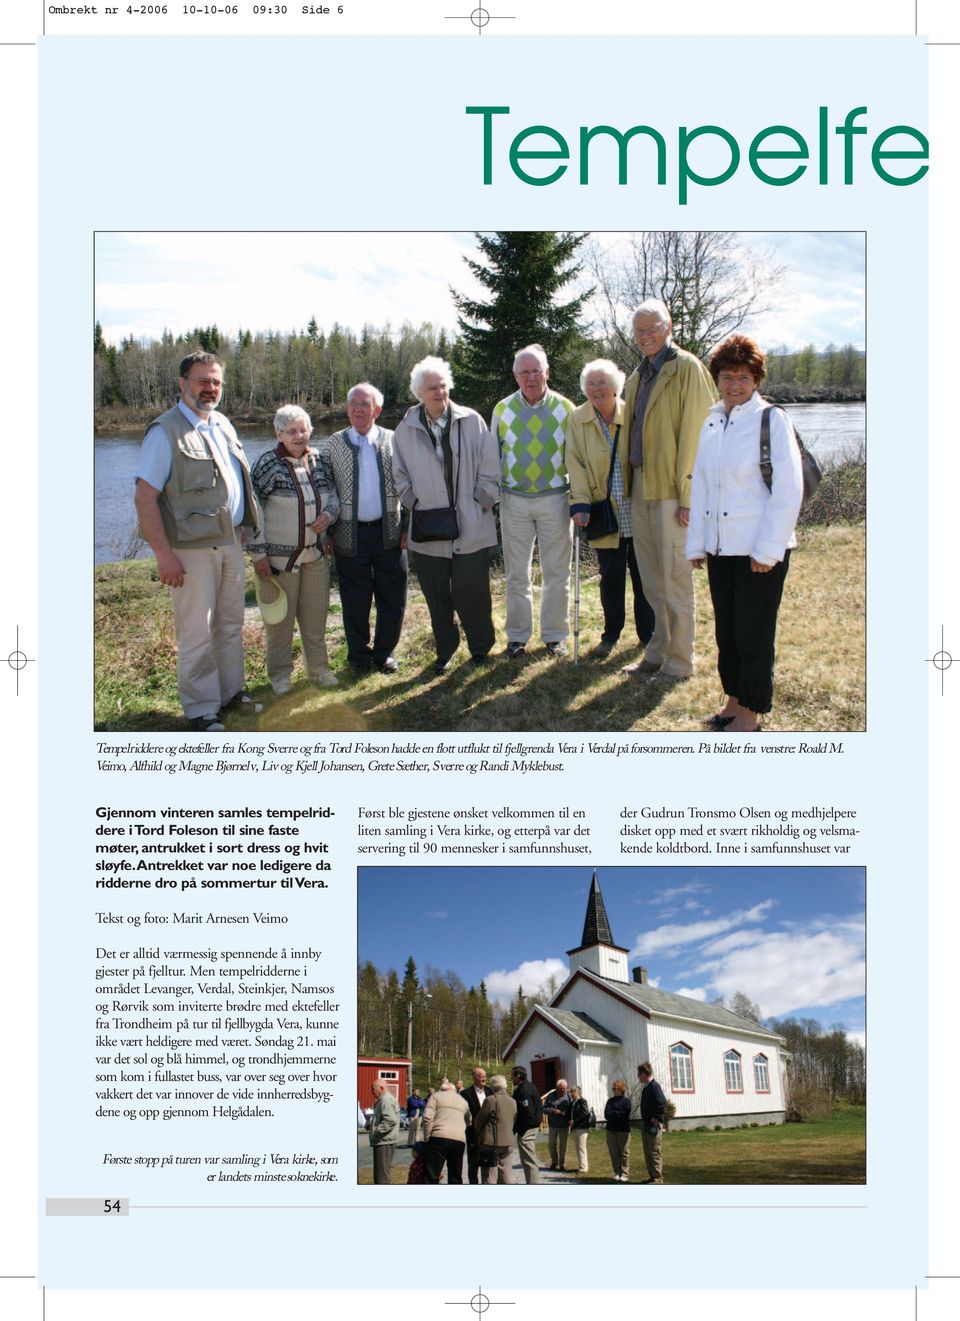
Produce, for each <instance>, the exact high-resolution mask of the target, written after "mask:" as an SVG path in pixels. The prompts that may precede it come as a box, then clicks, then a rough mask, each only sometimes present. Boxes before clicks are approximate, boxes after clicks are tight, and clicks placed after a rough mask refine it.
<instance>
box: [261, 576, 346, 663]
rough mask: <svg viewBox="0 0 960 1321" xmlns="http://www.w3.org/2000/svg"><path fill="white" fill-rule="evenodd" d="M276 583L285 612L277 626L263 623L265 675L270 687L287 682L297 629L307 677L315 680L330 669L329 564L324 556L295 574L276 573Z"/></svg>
mask: <svg viewBox="0 0 960 1321" xmlns="http://www.w3.org/2000/svg"><path fill="white" fill-rule="evenodd" d="M274 581H275V582H277V583H279V585H280V586H281V587H282V588H283V590H284V591H285V592H286V594H287V613H286V615H285V616H284V617H283V619H281V621H280V623H279V624H264V633H265V634H266V639H267V675H268V677H269V679H270V682H271V683H272V684H276V683H277V682H278V681H282V680H287V681H289V679H290V675H291V672H292V670H293V650H292V648H293V626H294V624H299V626H300V642H301V644H302V646H303V660H304V664H305V666H306V670H307V674H308V675H309V676H310V678H311V679H313V680H314V681H316V680H317V679H319V678H320V676H321V675H322V674H323V673H324V671H326V670H327V669H329V665H328V662H327V638H326V633H327V611H328V609H329V607H330V561H329V560H328V559H327V557H326V555H323V556H321V557H318V558H317V559H315V560H309V561H308V562H307V563H306V564H301V566H300V568H299V569H297V571H296V572H295V573H279V574H277V575H276V576H275V579H274Z"/></svg>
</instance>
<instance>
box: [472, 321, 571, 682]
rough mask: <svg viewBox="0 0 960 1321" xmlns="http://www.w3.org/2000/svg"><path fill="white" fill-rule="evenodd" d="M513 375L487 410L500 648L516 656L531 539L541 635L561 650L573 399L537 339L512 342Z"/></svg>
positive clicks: (526, 631) (529, 594)
mask: <svg viewBox="0 0 960 1321" xmlns="http://www.w3.org/2000/svg"><path fill="white" fill-rule="evenodd" d="M513 375H514V378H515V380H516V382H517V385H518V386H519V387H520V388H519V390H517V391H516V392H515V393H514V394H511V395H508V397H507V398H506V399H501V400H500V402H499V404H497V405H496V407H495V408H494V410H493V421H492V422H491V424H490V430H491V431H492V432H493V434H494V436H496V438H497V440H498V441H499V444H500V491H501V494H500V533H501V537H502V539H503V563H504V568H505V569H506V575H507V655H508V656H509V657H510V659H511V660H519V659H520V658H521V657H522V656H523V655H524V652H525V651H526V647H527V643H528V642H529V641H530V637H531V634H532V633H533V584H532V581H531V573H532V568H533V546H534V542H536V543H537V546H538V548H539V551H540V572H541V576H542V579H543V587H542V590H541V596H540V636H541V638H542V639H543V642H544V645H545V647H546V649H547V651H548V653H549V654H550V655H551V656H554V657H556V658H557V659H560V658H561V657H563V656H565V655H566V654H567V641H566V640H567V634H568V633H569V631H570V626H569V621H568V613H569V605H570V547H571V541H572V536H573V531H572V527H573V525H572V523H571V521H570V486H569V482H568V481H567V468H566V464H565V463H564V453H563V449H564V429H565V427H566V422H567V418H568V417H569V415H570V413H571V411H572V410H573V404H572V403H571V402H570V400H569V399H565V398H564V397H563V395H562V394H556V393H554V391H552V390H551V389H550V388H549V387H548V385H547V381H548V379H549V376H550V366H549V364H548V362H547V355H546V353H545V352H544V350H543V349H542V348H541V346H540V345H539V344H528V345H527V346H526V348H523V349H519V350H518V351H517V354H516V357H515V358H514V360H513Z"/></svg>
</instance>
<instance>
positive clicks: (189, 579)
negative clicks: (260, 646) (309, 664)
mask: <svg viewBox="0 0 960 1321" xmlns="http://www.w3.org/2000/svg"><path fill="white" fill-rule="evenodd" d="M176 554H177V557H178V559H179V560H180V562H181V564H182V565H183V567H184V570H185V576H184V579H183V586H182V587H173V588H171V589H170V591H171V598H172V600H173V626H174V629H175V630H176V634H177V688H178V689H179V692H180V705H181V706H182V707H183V713H184V715H185V716H186V717H187V718H188V719H192V718H193V717H195V716H215V715H216V714H217V712H218V711H219V710H220V707H221V706H223V705H224V704H225V703H226V702H229V701H230V699H231V698H232V697H236V695H237V693H240V692H242V691H243V594H244V565H243V550H242V548H241V546H240V544H239V542H238V543H236V544H235V545H232V546H217V547H215V548H212V547H208V548H206V549H202V550H201V549H197V550H178V551H177V552H176Z"/></svg>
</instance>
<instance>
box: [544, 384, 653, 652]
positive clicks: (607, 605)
mask: <svg viewBox="0 0 960 1321" xmlns="http://www.w3.org/2000/svg"><path fill="white" fill-rule="evenodd" d="M625 379H626V378H625V377H624V374H623V372H622V371H621V370H620V368H619V367H618V366H617V365H616V363H614V362H610V361H609V360H608V359H606V358H597V359H596V360H595V361H593V362H588V363H587V365H586V366H585V367H584V369H583V371H582V372H581V373H580V389H581V391H582V392H583V393H584V394H585V395H586V396H587V402H586V403H585V404H581V405H580V407H579V408H575V409H574V411H573V412H572V413H571V414H570V416H569V418H568V419H567V433H566V456H565V457H566V464H567V472H568V474H569V476H570V513H571V515H572V517H573V521H574V523H575V524H576V525H577V527H579V528H581V529H582V530H584V531H585V533H586V536H587V538H588V540H590V541H591V542H592V544H593V548H594V550H595V551H596V552H597V560H598V563H599V566H600V604H601V606H602V607H603V634H602V636H601V638H600V641H599V642H598V643H597V645H596V647H594V649H593V651H592V652H591V653H590V654H591V656H592V657H593V659H594V660H606V659H607V657H608V656H609V655H610V653H611V652H612V651H613V649H614V647H615V646H616V645H617V642H618V641H619V638H620V634H621V632H622V630H623V625H624V622H625V620H626V596H627V570H628V569H629V571H630V581H631V583H632V585H633V620H634V624H635V626H636V630H637V641H638V643H639V645H640V648H641V650H642V649H643V648H644V647H645V646H646V645H647V643H648V642H649V641H650V639H651V637H652V636H653V626H654V617H653V610H652V609H651V608H650V603H649V602H648V601H647V598H646V597H645V596H644V594H643V583H642V582H641V581H640V570H639V568H638V567H637V557H636V555H635V554H634V550H633V529H632V527H631V525H630V483H631V480H632V476H633V469H632V468H631V466H630V459H629V455H628V453H627V428H626V427H625V426H624V411H623V397H622V393H621V392H622V390H623V383H624V380H625ZM607 496H609V498H610V502H611V504H612V505H613V510H614V513H615V515H616V519H617V523H618V525H619V531H617V532H613V533H610V534H609V535H607V536H601V537H591V536H590V532H589V527H590V506H591V505H593V504H596V503H598V502H599V501H601V500H603V499H604V498H605V497H607Z"/></svg>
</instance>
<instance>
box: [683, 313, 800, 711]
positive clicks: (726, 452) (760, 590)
mask: <svg viewBox="0 0 960 1321" xmlns="http://www.w3.org/2000/svg"><path fill="white" fill-rule="evenodd" d="M766 361H767V360H766V355H765V354H764V353H763V352H761V350H760V348H759V347H758V346H757V344H756V343H755V342H754V341H753V340H752V339H750V338H749V336H747V335H731V336H730V337H729V338H728V339H725V340H724V341H723V343H722V344H721V345H720V346H719V347H718V348H717V349H716V350H715V351H714V353H713V356H712V357H711V359H710V372H711V375H712V376H713V379H714V381H715V382H716V383H717V388H718V389H719V391H720V402H719V403H716V404H714V405H713V407H712V408H711V409H710V412H709V413H708V414H707V417H706V421H705V422H704V424H703V429H702V430H701V432H700V442H699V445H698V448H697V461H696V464H695V466H694V470H693V494H692V497H691V506H690V526H689V530H688V532H687V559H688V560H691V561H692V562H693V565H694V568H698V569H699V568H702V567H703V565H704V564H706V566H707V577H708V579H709V582H710V596H711V598H712V600H713V612H714V617H715V623H716V637H717V652H718V656H717V666H718V669H719V671H720V682H721V683H722V685H723V691H724V695H725V699H726V700H725V702H724V705H723V707H722V708H721V710H720V711H718V712H717V713H716V715H714V716H711V717H710V718H709V719H708V720H707V722H706V723H707V725H708V726H709V727H710V728H713V729H723V730H727V731H729V732H730V733H741V732H742V733H750V732H752V731H755V730H758V729H760V716H761V715H763V714H765V713H766V712H768V711H769V710H770V708H771V705H772V703H773V660H774V639H775V636H776V630H777V611H778V610H779V608H780V598H781V596H782V594H783V584H784V580H785V578H786V576H787V569H788V567H789V564H790V551H791V550H792V549H793V548H794V547H795V546H796V544H797V539H796V535H795V529H796V525H797V517H798V516H799V513H800V503H801V501H802V499H803V474H802V470H801V463H800V447H799V445H798V443H797V438H796V436H795V435H794V432H793V427H792V426H791V425H790V420H789V418H788V417H787V415H786V414H785V413H784V412H783V411H782V409H780V408H777V407H774V406H771V405H770V404H768V403H767V401H766V400H765V399H764V398H763V397H762V396H761V395H760V394H759V392H758V386H759V385H760V382H761V381H762V380H763V378H764V375H765V372H766ZM764 435H766V436H768V437H769V462H768V463H767V464H765V465H763V464H762V463H761V442H762V440H763V438H764Z"/></svg>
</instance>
